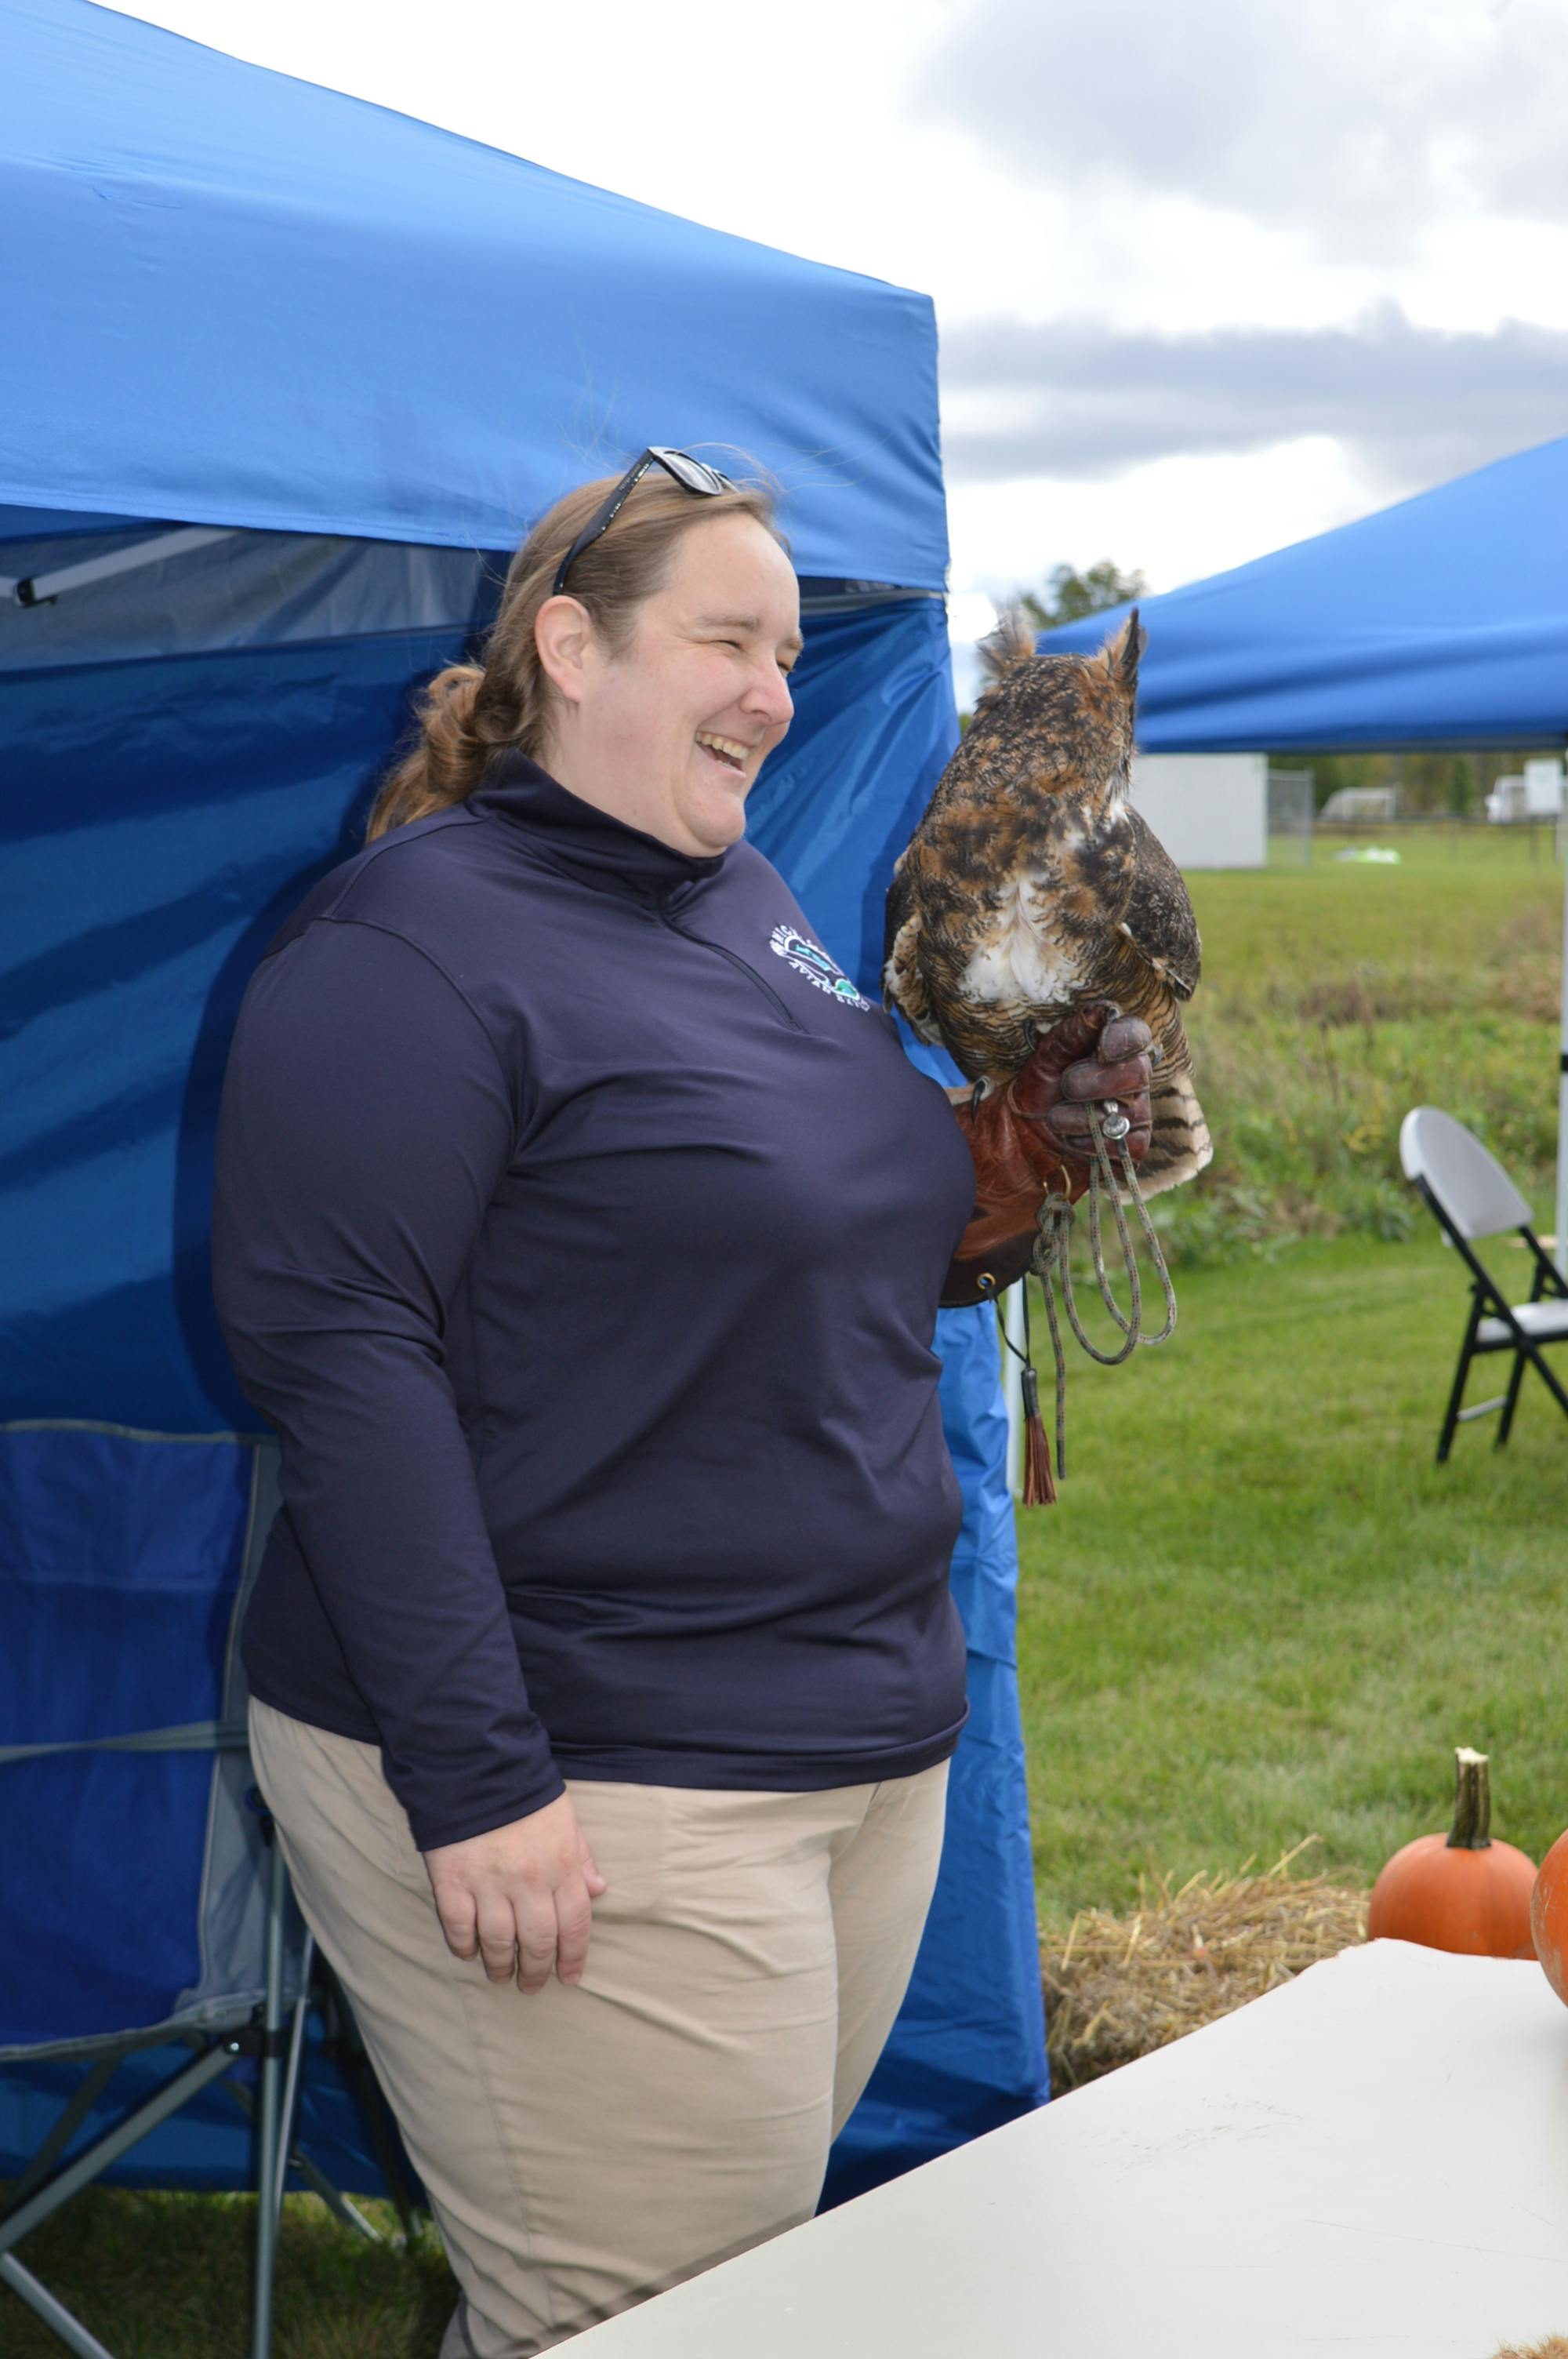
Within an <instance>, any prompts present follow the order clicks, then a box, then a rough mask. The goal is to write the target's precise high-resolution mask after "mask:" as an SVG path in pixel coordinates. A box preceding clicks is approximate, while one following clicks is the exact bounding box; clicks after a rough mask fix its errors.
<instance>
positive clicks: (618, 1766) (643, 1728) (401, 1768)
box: [214, 754, 974, 1849]
mask: <svg viewBox="0 0 1568 2359" xmlns="http://www.w3.org/2000/svg"><path fill="white" fill-rule="evenodd" d="M973 1201H974V1172H973V1168H972V1165H971V1163H970V1159H969V1154H968V1147H966V1146H965V1144H964V1141H963V1138H962V1136H961V1134H960V1132H959V1130H958V1127H957V1124H956V1123H955V1122H954V1120H953V1116H952V1114H951V1112H950V1110H949V1108H948V1106H947V1103H946V1099H945V1098H944V1096H943V1094H942V1093H941V1091H940V1090H939V1089H937V1087H936V1086H935V1083H933V1082H930V1081H927V1080H926V1079H925V1077H924V1076H922V1075H921V1074H920V1073H918V1072H916V1071H915V1070H914V1067H913V1066H912V1065H911V1064H910V1063H909V1062H908V1061H907V1060H906V1059H905V1058H904V1056H903V1051H902V1050H901V1049H900V1046H899V1043H898V1038H897V1035H896V1033H895V1030H894V1027H893V1026H892V1023H891V1022H890V1020H889V1019H888V1017H887V1016H884V1015H883V1014H882V1012H881V1009H880V1008H878V1007H875V1006H871V1004H870V1003H869V1002H868V1001H867V1000H866V999H865V998H863V997H862V996H861V995H860V993H859V992H858V991H857V990H856V989H855V987H854V986H853V984H850V983H849V980H848V979H847V978H846V977H845V976H844V975H843V974H842V973H840V972H839V971H838V968H837V967H836V966H835V964H834V962H833V961H832V960H831V959H830V958H829V957H828V956H827V953H826V952H825V951H823V950H822V949H821V947H820V946H819V945H818V944H817V943H816V940H815V939H814V938H813V935H812V932H811V929H810V927H809V925H808V923H807V922H806V919H805V918H804V916H803V915H802V913H801V911H800V909H799V908H797V906H796V904H795V901H794V900H793V899H792V898H791V897H790V895H789V893H788V891H787V890H786V888H785V886H784V883H783V881H782V879H781V878H780V877H779V875H777V873H776V872H775V871H774V870H773V868H772V867H771V866H770V865H769V864H768V863H767V862H766V861H765V860H764V859H763V858H762V856H761V854H760V853H757V852H756V851H754V850H753V849H752V847H751V846H750V845H748V844H744V843H741V844H737V845H735V846H734V847H732V848H731V849H730V851H729V852H727V853H724V854H722V855H721V856H719V857H717V858H712V859H689V858H687V856H686V855H685V854H683V853H678V852H676V851H674V850H672V849H670V848H669V847H668V846H667V845H665V844H663V843H658V842H657V841H655V840H654V838H653V837H651V836H646V835H643V834H641V833H639V832H637V831H635V830H634V829H632V828H629V827H626V826H624V825H622V823H621V822H620V821H617V820H614V819H611V818H610V817H609V816H608V815H607V814H605V813H603V812H601V811H599V810H595V809H593V808H592V806H590V805H589V804H587V803H584V802H583V801H581V800H580V799H579V798H578V797H577V796H574V795H571V794H568V792H567V791H566V789H565V788H562V787H559V786H557V784H556V783H555V782H554V781H553V780H552V779H550V778H549V777H546V775H545V773H544V772H543V771H542V770H540V769H539V768H538V767H537V766H535V764H534V763H532V762H530V761H529V760H527V759H526V758H525V757H524V756H522V755H518V754H504V755H502V756H498V757H497V758H496V760H495V761H494V762H493V763H492V766H491V769H490V771H489V772H488V773H487V776H486V779H485V782H484V784H483V786H482V787H481V788H480V789H478V790H476V792H475V793H474V794H473V795H472V796H470V799H469V800H468V801H467V802H466V803H463V804H460V805H458V806H457V807H455V808H454V809H453V810H449V811H443V812H440V813H438V814H437V815H436V816H434V817H432V818H430V819H427V820H422V821H416V823H415V824H414V825H412V826H409V827H405V828H400V829H398V830H397V831H396V832H394V833H393V834H390V835H387V836H384V837H383V838H381V839H380V840H379V841H378V842H377V843H373V844H371V845H369V846H368V847H367V848H366V849H365V850H364V851H363V852H362V853H359V854H358V855H357V856H356V857H355V858H354V859H352V860H350V861H348V862H346V863H345V864H343V865H342V866H341V867H340V868H337V869H334V870H333V872H332V873H331V875H329V876H327V877H325V878H324V879H323V880H322V882H321V883H320V884H319V885H318V886H316V888H315V890H314V891H313V892H312V893H311V894H310V895H309V896H308V898H307V900H306V901H305V903H304V904H303V906H302V907H301V908H300V909H299V910H298V911H297V914H296V915H295V916H294V918H293V919H291V920H290V921H289V923H288V924H287V925H286V926H285V927H284V929H282V931H281V932H280V933H279V934H278V936H277V937H276V940H274V942H273V943H272V945H271V946H270V948H269V950H268V951H267V952H266V955H265V957H264V959H263V961H262V962H261V964H260V966H259V967H258V968H257V970H256V973H255V975H254V978H253V980H252V983H251V985H250V988H249V991H248V992H247V994H246V997H245V1002H244V1006H243V1010H242V1012H241V1016H240V1021H239V1027H238V1030H237V1032H236V1035H235V1039H234V1046H233V1050H232V1057H231V1060H230V1066H229V1073H228V1079H227V1082H226V1085H225V1089H224V1096H223V1108H222V1121H221V1125H220V1132H219V1143H218V1187H217V1203H216V1222H215V1232H214V1266H215V1279H216V1288H217V1299H218V1307H219V1311H220V1315H221V1317H222V1322H223V1329H224V1332H225V1335H226V1337H227V1339H228V1343H229V1348H230V1351H231V1353H232V1356H233V1360H234V1364H235V1366H236V1368H237V1369H238V1371H239V1374H240V1377H241V1380H242V1382H243V1385H244V1386H245V1389H246V1391H247V1393H248V1394H249V1395H250V1397H251V1398H252V1399H253V1400H254V1401H255V1402H256V1404H257V1405H258V1407H259V1408H261V1409H262V1410H263V1411H264V1412H265V1415H266V1417H267V1418H268V1419H270V1420H271V1422H272V1423H273V1424H274V1425H275V1426H276V1430H277V1432H278V1435H279V1438H280V1441H281V1476H282V1490H283V1500H284V1505H283V1507H282V1509H281V1511H280V1512H279V1514H278V1517H277V1518H276V1523H275V1525H274V1527H273V1530H272V1533H271V1536H270V1538H269V1541H268V1545H267V1549H266V1554H265V1561H264V1564H263V1568H262V1571H261V1574H260V1578H259V1581H258V1584H257V1588H256V1592H255V1595H254V1602H253V1603H252V1606H251V1609H250V1613H249V1616H248V1620H247V1623H246V1627H245V1633H244V1658H245V1664H246V1668H247V1670H248V1672H249V1675H250V1680H251V1685H252V1688H253V1690H254V1692H255V1693H256V1694H257V1695H258V1696H260V1697H261V1698H263V1699H264V1701H266V1702H268V1703H271V1704H274V1705H276V1707H277V1708H278V1709H279V1710H280V1711H283V1712H290V1713H292V1714H293V1715H294V1716H295V1717H296V1718H298V1719H301V1720H306V1721H309V1722H312V1723H316V1724H317V1725H318V1726H320V1727H322V1728H326V1729H330V1730H335V1731H337V1732H338V1733H339V1734H341V1735H345V1736H351V1737H357V1738H360V1739H362V1740H365V1741H368V1742H371V1743H374V1744H379V1745H380V1746H381V1747H382V1750H383V1758H384V1765H385V1770H386V1775H387V1777H388V1779H389V1781H390V1783H391V1785H392V1787H393V1788H394V1790H395V1793H396V1794H397V1796H398V1798H399V1799H400V1800H401V1801H402V1803H403V1804H404V1806H405V1808H406V1810H407V1813H408V1817H409V1821H410V1823H411V1825H412V1828H413V1832H414V1836H415V1840H416V1843H419V1844H420V1845H421V1847H423V1848H426V1849H428V1848H430V1847H431V1846H432V1845H435V1844H438V1843H452V1842H456V1841H459V1840H460V1839H462V1838H464V1837H466V1836H469V1835H473V1834H478V1833H481V1832H484V1831H485V1830H487V1829H489V1828H492V1827H495V1826H499V1825H503V1824H504V1823H506V1822H507V1821H510V1820H513V1819H515V1818H519V1817H521V1816H522V1815H523V1814H524V1812H526V1811H529V1810H535V1809H537V1808H539V1807H540V1806H541V1805H542V1804H544V1803H546V1802H549V1801H551V1800H553V1799H554V1798H555V1797H556V1796H557V1794H559V1793H560V1792H561V1791H562V1773H563V1772H564V1773H566V1774H568V1775H570V1776H573V1777H603V1778H627V1779H631V1780H633V1781H636V1782H640V1783H644V1784H662V1785H676V1786H706V1787H729V1788H774V1789H780V1788H782V1789H788V1790H802V1789H808V1788H818V1787H827V1786H838V1785H852V1784H859V1783H860V1782H862V1781H869V1780H872V1779H878V1778H882V1777H897V1776H902V1775H906V1774H910V1773H913V1772H914V1771H916V1770H919V1769H923V1768H925V1767H927V1766H929V1765H930V1764H931V1763H933V1762H935V1761H937V1760H940V1759H941V1758H942V1757H943V1756H945V1755H946V1753H948V1752H949V1751H950V1750H951V1749H952V1746H953V1745H954V1744H955V1742H956V1741H957V1733H958V1729H959V1726H960V1724H961V1723H962V1721H963V1717H964V1712H965V1704H964V1648H963V1638H962V1634H961V1631H960V1628H959V1625H958V1621H957V1614H956V1613H955V1610H954V1607H953V1603H952V1601H951V1598H950V1596H949V1593H948V1589H947V1566H948V1560H949V1557H950V1554H951V1551H952V1548H953V1543H954V1539H955V1538H956V1537H957V1529H958V1522H959V1498H958V1491H957V1483H956V1481H955V1479H954V1475H953V1472H952V1467H951V1465H950V1462H949V1461H948V1456H947V1451H946V1444H945V1442H944V1440H943V1436H942V1427H941V1420H940V1417H939V1414H938V1409H937V1398H936V1385H937V1375H938V1364H937V1362H936V1360H935V1357H934V1355H933V1353H932V1350H931V1338H932V1330H933V1325H934V1321H935V1306H936V1299H937V1295H938V1292H939V1290H940V1288H941V1285H942V1280H943V1277H944V1276H945V1274H946V1268H947V1265H948V1262H949V1260H950V1258H951V1256H952V1255H953V1252H954V1250H955V1248H956V1246H957V1242H958V1239H959V1236H960V1234H962V1231H963V1229H964V1227H965V1224H966V1223H967V1221H968V1216H969V1212H970V1210H971V1207H972V1204H973Z"/></svg>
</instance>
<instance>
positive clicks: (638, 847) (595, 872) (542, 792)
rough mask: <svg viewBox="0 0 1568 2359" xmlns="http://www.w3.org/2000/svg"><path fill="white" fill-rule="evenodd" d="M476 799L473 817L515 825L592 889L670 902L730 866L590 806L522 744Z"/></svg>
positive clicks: (495, 765) (510, 750)
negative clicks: (666, 897)
mask: <svg viewBox="0 0 1568 2359" xmlns="http://www.w3.org/2000/svg"><path fill="white" fill-rule="evenodd" d="M468 800H469V808H470V810H475V811H481V812H485V813H489V812H492V811H493V812H495V813H496V814H497V815H498V816H499V817H500V818H502V819H504V820H509V821H511V822H512V824H513V825H514V827H517V828H520V829H521V830H522V831H523V832H524V834H525V835H526V836H528V838H529V839H530V841H531V843H532V845H533V848H534V849H535V850H536V851H537V852H538V853H539V854H540V855H541V857H542V858H544V859H545V860H546V861H547V862H548V863H549V864H550V865H551V866H552V867H561V868H566V869H568V870H570V871H571V872H572V874H573V875H579V876H581V877H582V878H583V880H584V881H585V882H586V883H589V884H600V885H606V886H611V887H613V886H617V885H619V886H623V887H629V888H630V889H631V890H632V891H633V892H635V893H638V894H658V895H663V894H665V893H668V892H670V891H671V890H672V889H674V888H675V887H676V886H683V885H696V884H700V883H701V882H702V881H703V880H704V879H705V878H707V877H709V876H716V875H718V874H719V870H720V869H721V868H722V867H723V865H724V860H725V854H724V853H722V852H719V853H709V854H707V855H705V856H704V857H702V858H700V859H695V858H693V857H692V856H691V855H690V854H689V853H684V852H677V851H676V849H675V846H674V845H673V844H669V843H660V841H659V839H658V837H657V836H656V835H645V834H644V833H643V831H642V829H641V828H636V827H628V826H627V824H626V822H625V821H624V820H619V819H616V818H614V817H612V815H611V813H610V812H609V811H604V810H600V809H599V808H598V806H597V804H594V803H587V802H584V801H583V799H582V797H581V796H580V795H574V794H573V793H571V792H570V790H569V789H568V788H566V787H563V786H561V785H560V784H559V783H558V781H557V780H556V779H555V778H552V777H551V776H550V775H549V772H548V771H547V770H542V769H541V768H540V767H539V765H538V764H537V762H535V761H533V760H531V759H530V757H529V756H527V755H526V754H524V753H520V752H519V751H518V749H517V748H516V747H515V746H514V745H506V746H503V747H502V748H501V749H500V750H499V751H498V752H497V753H495V754H493V755H492V756H491V759H490V761H489V763H488V764H487V765H486V767H485V772H484V776H483V777H482V778H481V781H480V783H479V785H478V786H477V787H475V788H474V789H473V791H472V793H471V794H470V796H469V799H468Z"/></svg>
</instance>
